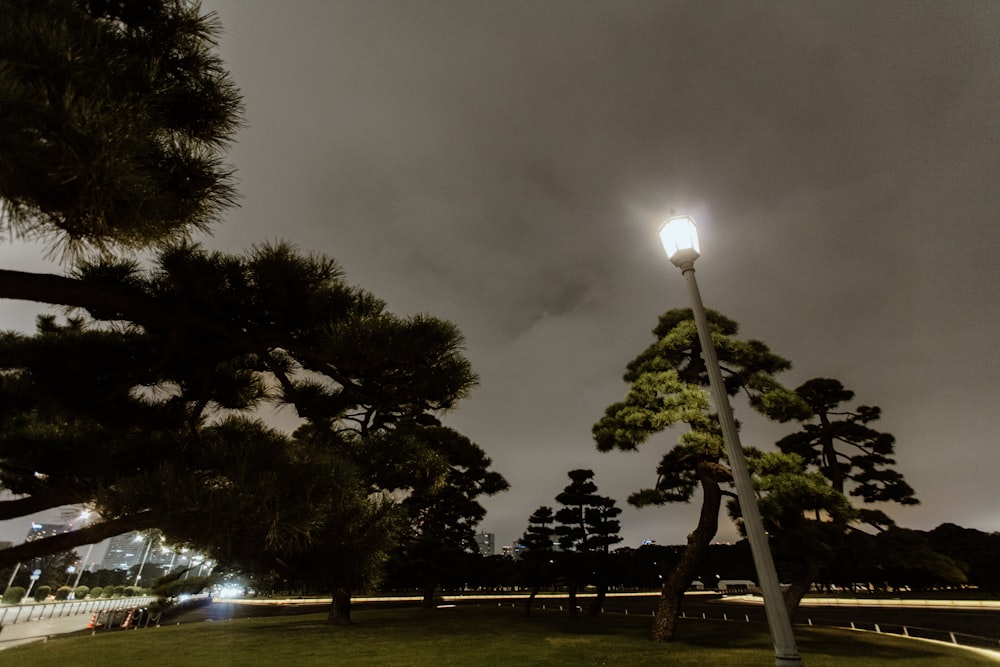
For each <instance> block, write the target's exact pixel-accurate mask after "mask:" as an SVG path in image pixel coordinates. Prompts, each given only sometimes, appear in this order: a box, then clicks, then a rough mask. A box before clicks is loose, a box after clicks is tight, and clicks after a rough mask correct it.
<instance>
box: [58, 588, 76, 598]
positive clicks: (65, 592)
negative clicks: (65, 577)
mask: <svg viewBox="0 0 1000 667" xmlns="http://www.w3.org/2000/svg"><path fill="white" fill-rule="evenodd" d="M72 592H73V587H72V586H60V587H59V588H57V589H56V599H57V600H68V599H69V594H70V593H72Z"/></svg>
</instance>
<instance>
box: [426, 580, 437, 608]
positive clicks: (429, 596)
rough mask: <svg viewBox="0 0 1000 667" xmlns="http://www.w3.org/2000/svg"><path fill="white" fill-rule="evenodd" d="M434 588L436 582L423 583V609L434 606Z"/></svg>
mask: <svg viewBox="0 0 1000 667" xmlns="http://www.w3.org/2000/svg"><path fill="white" fill-rule="evenodd" d="M436 588H437V584H434V583H430V584H424V601H423V605H424V609H433V608H434V605H435V602H434V590H435V589H436Z"/></svg>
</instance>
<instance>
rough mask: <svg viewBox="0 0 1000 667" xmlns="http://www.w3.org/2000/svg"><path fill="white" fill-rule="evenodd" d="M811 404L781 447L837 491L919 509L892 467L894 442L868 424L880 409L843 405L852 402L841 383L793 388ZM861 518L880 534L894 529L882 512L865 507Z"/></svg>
mask: <svg viewBox="0 0 1000 667" xmlns="http://www.w3.org/2000/svg"><path fill="white" fill-rule="evenodd" d="M795 393H796V394H798V395H799V397H801V398H802V400H803V401H804V402H805V404H806V405H808V406H809V412H808V413H807V414H806V415H803V416H802V417H800V421H801V422H802V429H801V430H800V431H798V432H796V433H792V434H790V435H787V436H785V437H784V438H782V439H781V440H779V441H778V442H777V445H778V448H779V449H780V450H781V451H783V452H787V453H791V454H797V455H798V456H800V457H802V459H803V460H804V461H805V463H806V464H807V465H810V466H814V467H815V468H816V469H817V470H819V471H820V472H821V473H822V474H823V475H824V476H826V478H827V479H829V480H830V484H831V485H832V486H833V488H834V489H836V490H837V491H839V492H840V493H844V494H847V495H849V496H850V497H852V498H860V499H861V501H862V502H863V503H865V504H871V503H886V502H894V503H899V504H900V505H916V504H917V503H919V501H918V500H917V499H916V498H915V497H914V491H913V488H912V487H911V486H910V485H909V484H907V483H906V481H905V480H904V479H903V475H902V474H901V473H900V472H898V471H897V470H895V469H893V468H892V466H894V465H895V464H896V461H895V459H894V458H893V453H894V449H895V441H896V439H895V438H894V437H893V436H892V435H890V434H888V433H882V432H880V431H877V430H875V429H874V428H872V427H871V426H870V424H871V423H872V422H873V421H876V420H878V419H879V417H881V415H882V411H881V409H879V408H878V407H875V406H870V405H862V406H859V407H858V408H857V409H856V410H849V409H847V408H844V407H842V404H843V403H847V402H848V401H851V400H852V399H853V398H854V392H853V391H850V390H848V389H845V388H844V386H843V385H842V384H841V383H840V382H839V381H837V380H832V379H829V378H815V379H812V380H809V381H808V382H806V383H804V384H803V385H802V386H800V387H798V388H797V389H796V390H795ZM858 517H859V518H860V520H861V521H862V522H864V523H867V524H869V525H872V526H874V527H876V528H878V529H880V530H882V529H884V528H885V527H888V526H891V525H893V523H894V522H893V521H892V519H891V518H889V517H888V516H887V515H886V514H885V513H884V512H882V511H880V510H873V509H868V508H862V509H860V510H859V513H858Z"/></svg>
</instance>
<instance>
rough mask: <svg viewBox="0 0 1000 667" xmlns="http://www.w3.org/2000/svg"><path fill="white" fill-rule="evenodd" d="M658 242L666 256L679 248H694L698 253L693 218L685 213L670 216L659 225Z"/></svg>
mask: <svg viewBox="0 0 1000 667" xmlns="http://www.w3.org/2000/svg"><path fill="white" fill-rule="evenodd" d="M660 242H661V243H663V249H664V250H665V251H666V253H667V257H673V256H674V255H676V254H677V253H678V252H679V251H681V250H694V252H695V253H697V254H700V252H701V251H700V249H699V248H698V228H697V227H696V226H695V224H694V220H693V219H692V218H691V217H690V216H687V215H682V216H678V217H676V218H670V219H669V220H667V221H666V222H665V223H663V226H662V227H660Z"/></svg>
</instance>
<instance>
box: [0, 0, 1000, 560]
mask: <svg viewBox="0 0 1000 667" xmlns="http://www.w3.org/2000/svg"><path fill="white" fill-rule="evenodd" d="M203 7H204V9H206V10H210V11H217V12H218V14H219V17H220V19H221V21H222V24H223V26H224V28H225V33H224V35H223V38H222V42H221V51H222V54H223V57H224V58H225V59H226V61H227V62H228V64H229V66H230V68H231V71H232V73H233V75H234V77H235V79H236V82H237V84H238V85H239V86H240V87H241V89H242V90H243V93H244V95H245V97H246V105H247V127H246V129H245V130H244V131H243V132H242V133H241V135H240V139H239V143H238V145H236V146H234V148H233V151H232V153H231V157H232V161H233V162H234V164H235V165H236V167H237V168H238V170H239V176H240V180H241V186H240V187H241V190H242V193H243V199H242V202H241V207H240V208H239V209H237V210H233V211H231V212H229V213H228V214H227V215H226V216H225V218H224V221H223V222H222V223H221V224H220V225H219V226H218V227H217V229H216V231H215V234H214V236H213V237H212V238H211V239H209V240H207V244H208V245H209V246H210V247H213V248H220V249H226V250H233V251H238V250H240V249H242V248H245V247H247V246H248V245H250V244H252V243H255V242H261V241H265V240H273V239H286V240H289V241H291V242H293V243H295V244H297V245H298V246H299V247H300V248H302V249H307V250H314V251H317V252H322V253H325V254H328V255H330V256H333V257H335V258H336V259H337V260H338V261H339V262H340V263H341V264H342V265H343V266H344V268H345V270H346V271H347V276H348V279H349V280H350V281H351V282H353V283H356V284H358V285H361V286H363V287H365V288H367V289H369V290H371V291H372V292H374V293H375V294H376V295H378V296H380V297H382V298H384V299H385V300H386V301H387V302H388V303H389V305H390V307H391V309H392V310H394V311H395V312H397V313H400V314H411V313H417V312H427V313H431V314H434V315H437V316H440V317H443V318H446V319H449V320H451V321H453V322H455V323H456V324H457V325H458V326H459V327H460V328H461V329H462V331H463V332H464V333H465V335H466V337H467V341H468V348H467V349H468V355H469V357H470V359H471V360H472V362H473V364H474V366H475V368H476V370H477V371H478V373H479V375H480V386H479V387H478V388H477V389H476V391H475V392H474V393H473V395H472V397H471V398H469V399H468V400H467V401H466V402H464V403H463V404H462V405H461V406H460V407H459V409H458V410H457V411H456V412H454V413H452V414H450V415H449V416H448V417H447V422H448V423H449V424H450V425H452V426H454V427H455V428H457V429H459V430H460V431H462V432H463V433H465V434H466V435H468V436H469V437H471V438H472V439H473V440H474V441H476V442H477V443H479V444H480V445H481V446H483V447H484V448H485V449H486V451H487V452H488V453H489V454H490V456H491V457H492V458H493V460H494V463H495V467H496V469H497V470H498V471H500V472H501V473H503V474H504V475H505V476H506V477H507V478H508V480H509V481H510V482H511V486H512V488H511V490H510V491H509V492H507V493H505V494H502V495H501V496H498V497H496V498H494V499H491V500H489V501H488V503H487V505H488V507H489V514H488V515H487V518H486V520H485V522H484V524H483V526H482V527H483V528H484V529H485V530H487V531H490V532H495V533H496V534H497V542H498V544H510V543H511V541H512V540H514V539H515V538H516V537H518V536H519V535H520V534H521V532H523V530H524V528H525V526H526V522H527V517H528V516H529V515H530V513H531V512H532V511H533V510H534V509H535V508H537V507H538V506H539V505H543V504H548V505H551V504H553V502H554V501H553V497H554V496H555V494H556V493H558V492H559V491H560V490H561V489H562V487H563V486H565V484H566V483H567V481H568V479H567V477H566V472H567V471H568V470H570V469H572V468H577V467H589V468H592V469H593V470H594V471H595V472H596V482H597V484H598V486H599V488H600V490H601V492H603V493H605V494H607V495H611V496H612V497H615V498H616V499H617V500H618V501H619V504H621V505H624V504H625V499H626V497H627V496H628V494H629V493H630V492H632V491H634V490H636V489H638V488H640V487H644V486H650V485H651V484H652V483H653V482H654V481H655V473H654V470H653V466H654V465H655V463H656V461H657V460H658V459H659V457H660V455H661V454H662V453H663V452H664V451H665V450H666V449H667V448H669V447H670V446H671V445H672V444H673V442H674V440H675V439H676V437H677V435H678V433H667V434H664V435H663V436H661V437H659V438H657V439H655V440H653V441H651V442H649V443H648V444H647V445H646V446H645V447H644V449H643V451H642V452H640V453H638V454H623V453H610V454H600V453H598V452H597V451H596V450H595V448H594V445H593V442H592V439H591V436H590V428H591V426H592V425H593V423H594V422H595V421H596V420H597V419H598V418H599V417H600V416H601V415H602V413H603V410H604V408H605V407H606V406H607V405H608V404H609V403H612V402H614V401H617V400H620V399H622V398H623V397H624V395H625V391H626V386H625V385H624V383H622V381H621V379H620V378H621V374H622V372H623V371H624V367H625V364H626V363H627V362H628V361H629V360H630V359H631V358H633V357H634V356H635V355H636V354H637V353H638V352H640V351H641V350H642V349H643V348H644V347H645V346H646V345H647V344H648V343H649V342H650V341H651V340H652V338H651V335H650V333H649V332H650V330H651V329H652V327H653V326H654V324H655V322H656V318H657V316H658V315H659V314H660V313H662V312H663V311H665V310H667V309H669V308H675V307H686V306H687V305H688V301H687V292H686V288H685V285H684V281H683V279H682V278H681V275H680V273H679V272H678V271H677V270H676V269H675V268H674V267H673V266H671V265H670V264H669V262H668V261H667V260H666V258H665V257H664V256H663V253H662V250H661V248H660V246H659V243H658V240H657V237H656V229H657V227H658V226H659V223H660V222H661V221H662V219H663V218H664V217H665V216H666V215H667V213H668V212H669V210H670V209H675V210H676V211H678V212H683V213H690V214H692V215H693V216H694V217H695V218H696V219H697V220H698V222H699V224H700V230H701V243H702V251H703V256H702V258H701V259H700V260H699V261H698V264H697V269H698V279H699V283H700V285H701V289H702V294H703V297H704V299H705V302H706V305H708V306H709V307H711V308H715V309H717V310H720V311H721V312H723V313H725V314H726V315H728V316H729V317H732V318H733V319H735V320H737V321H738V322H740V324H741V325H742V332H743V334H744V335H746V336H749V337H754V338H759V339H761V340H763V341H765V342H766V343H768V345H770V346H771V348H772V349H773V350H774V351H775V352H777V353H779V354H781V355H783V356H785V357H787V358H789V359H791V360H792V362H793V365H794V369H793V371H792V372H790V373H788V374H786V376H785V377H784V378H783V380H784V381H785V382H786V384H788V385H790V386H797V385H798V384H799V383H801V382H803V381H805V380H807V379H809V378H812V377H817V376H829V377H835V378H837V379H839V380H841V381H842V382H843V383H844V385H845V386H847V387H848V388H850V389H853V390H854V391H855V392H856V394H857V399H858V401H859V402H860V403H867V404H876V405H880V406H881V407H882V408H883V414H884V416H883V419H882V420H881V421H880V422H879V423H878V424H877V426H879V427H880V428H881V429H883V430H885V431H888V432H890V433H893V434H894V435H895V436H896V437H897V453H898V456H897V460H898V468H899V470H900V471H901V472H903V474H904V475H905V476H906V478H907V479H908V481H909V482H910V483H911V484H912V485H913V486H914V487H915V489H916V491H917V495H918V497H919V498H920V499H921V500H922V503H923V504H922V505H920V506H917V507H915V508H906V509H894V508H890V512H891V514H892V515H893V516H895V517H896V518H897V519H898V520H899V522H900V523H901V524H903V525H906V526H909V527H914V528H921V529H930V528H933V527H934V526H936V525H938V524H939V523H942V522H945V521H950V522H954V523H958V524H961V525H963V526H968V527H974V528H978V529H981V530H988V531H996V530H1000V512H998V511H997V510H998V507H997V502H996V500H995V498H996V491H995V489H996V470H997V468H998V463H1000V455H998V442H997V435H996V427H995V425H994V419H993V417H994V413H995V411H996V406H997V405H998V403H1000V390H998V381H997V375H998V373H1000V350H998V346H997V345H996V344H995V343H994V342H993V340H992V339H993V338H994V334H995V332H996V330H997V324H998V312H997V311H998V309H997V301H998V298H997V295H996V288H995V285H996V283H997V278H998V273H1000V270H998V268H997V262H996V255H997V251H998V250H1000V231H998V224H997V223H998V212H1000V188H998V187H997V183H998V182H1000V123H998V122H997V109H1000V85H998V82H1000V46H998V44H1000V42H998V39H997V35H998V34H1000V5H998V4H997V3H994V2H962V3H938V2H837V3H813V2H808V3H792V2H755V3H741V2H713V3H695V2H681V3H678V2H664V1H658V2H652V1H650V2H621V1H615V2H611V1H608V2H585V1H579V0H573V1H566V2H556V1H552V0H544V1H542V2H527V1H524V2H520V1H513V0H502V1H501V0H497V1H494V2H480V1H470V0H461V1H454V2H443V1H436V0H429V1H425V2H399V1H393V2H390V1H385V2H378V1H370V0H365V1H362V0H356V1H348V2H321V1H318V0H317V1H313V2H305V1H301V2H282V3H277V2H264V1H263V0H256V1H247V0H204V1H203ZM24 257H29V258H34V257H37V248H34V247H29V246H25V245H23V244H8V245H6V246H0V262H2V263H3V266H5V267H8V266H10V267H13V264H14V263H15V262H17V261H21V259H22V258H24ZM32 261H33V260H32ZM33 266H34V267H35V269H36V270H38V269H40V268H41V266H40V265H38V264H34V265H33ZM22 268H23V267H22ZM23 312H26V311H23ZM0 316H2V318H3V322H5V323H8V322H12V321H13V322H17V323H18V327H19V328H24V327H27V326H30V316H27V315H23V314H22V310H21V309H18V310H17V311H15V310H14V309H13V304H12V302H10V301H3V302H0ZM25 323H26V324H25ZM737 413H738V414H737V416H738V417H739V418H741V419H742V420H743V421H744V432H743V439H744V444H747V445H750V444H753V445H757V446H764V447H767V446H769V445H770V444H771V443H773V441H774V440H775V439H776V438H777V437H780V436H781V435H784V434H785V433H787V432H789V430H790V428H791V427H788V426H775V425H771V424H766V423H763V422H762V420H761V419H760V418H758V417H756V416H755V415H752V414H750V413H749V411H748V409H747V408H746V407H745V406H740V405H738V406H737ZM622 521H623V534H624V536H625V538H626V540H625V542H624V544H625V545H629V546H636V545H637V544H638V542H639V540H640V539H644V538H649V539H654V540H656V541H658V542H659V543H661V544H662V543H667V544H674V543H681V542H683V541H684V539H685V536H686V534H687V532H689V531H690V530H691V528H692V527H693V526H694V522H695V516H694V508H693V507H680V508H672V507H668V508H663V509H646V510H642V511H637V510H634V509H631V508H630V509H627V510H626V513H625V514H624V515H623V518H622ZM734 536H735V531H734V530H733V529H732V528H731V527H729V526H728V525H726V526H724V527H723V529H722V530H721V531H720V538H721V539H732V538H733V537H734Z"/></svg>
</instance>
